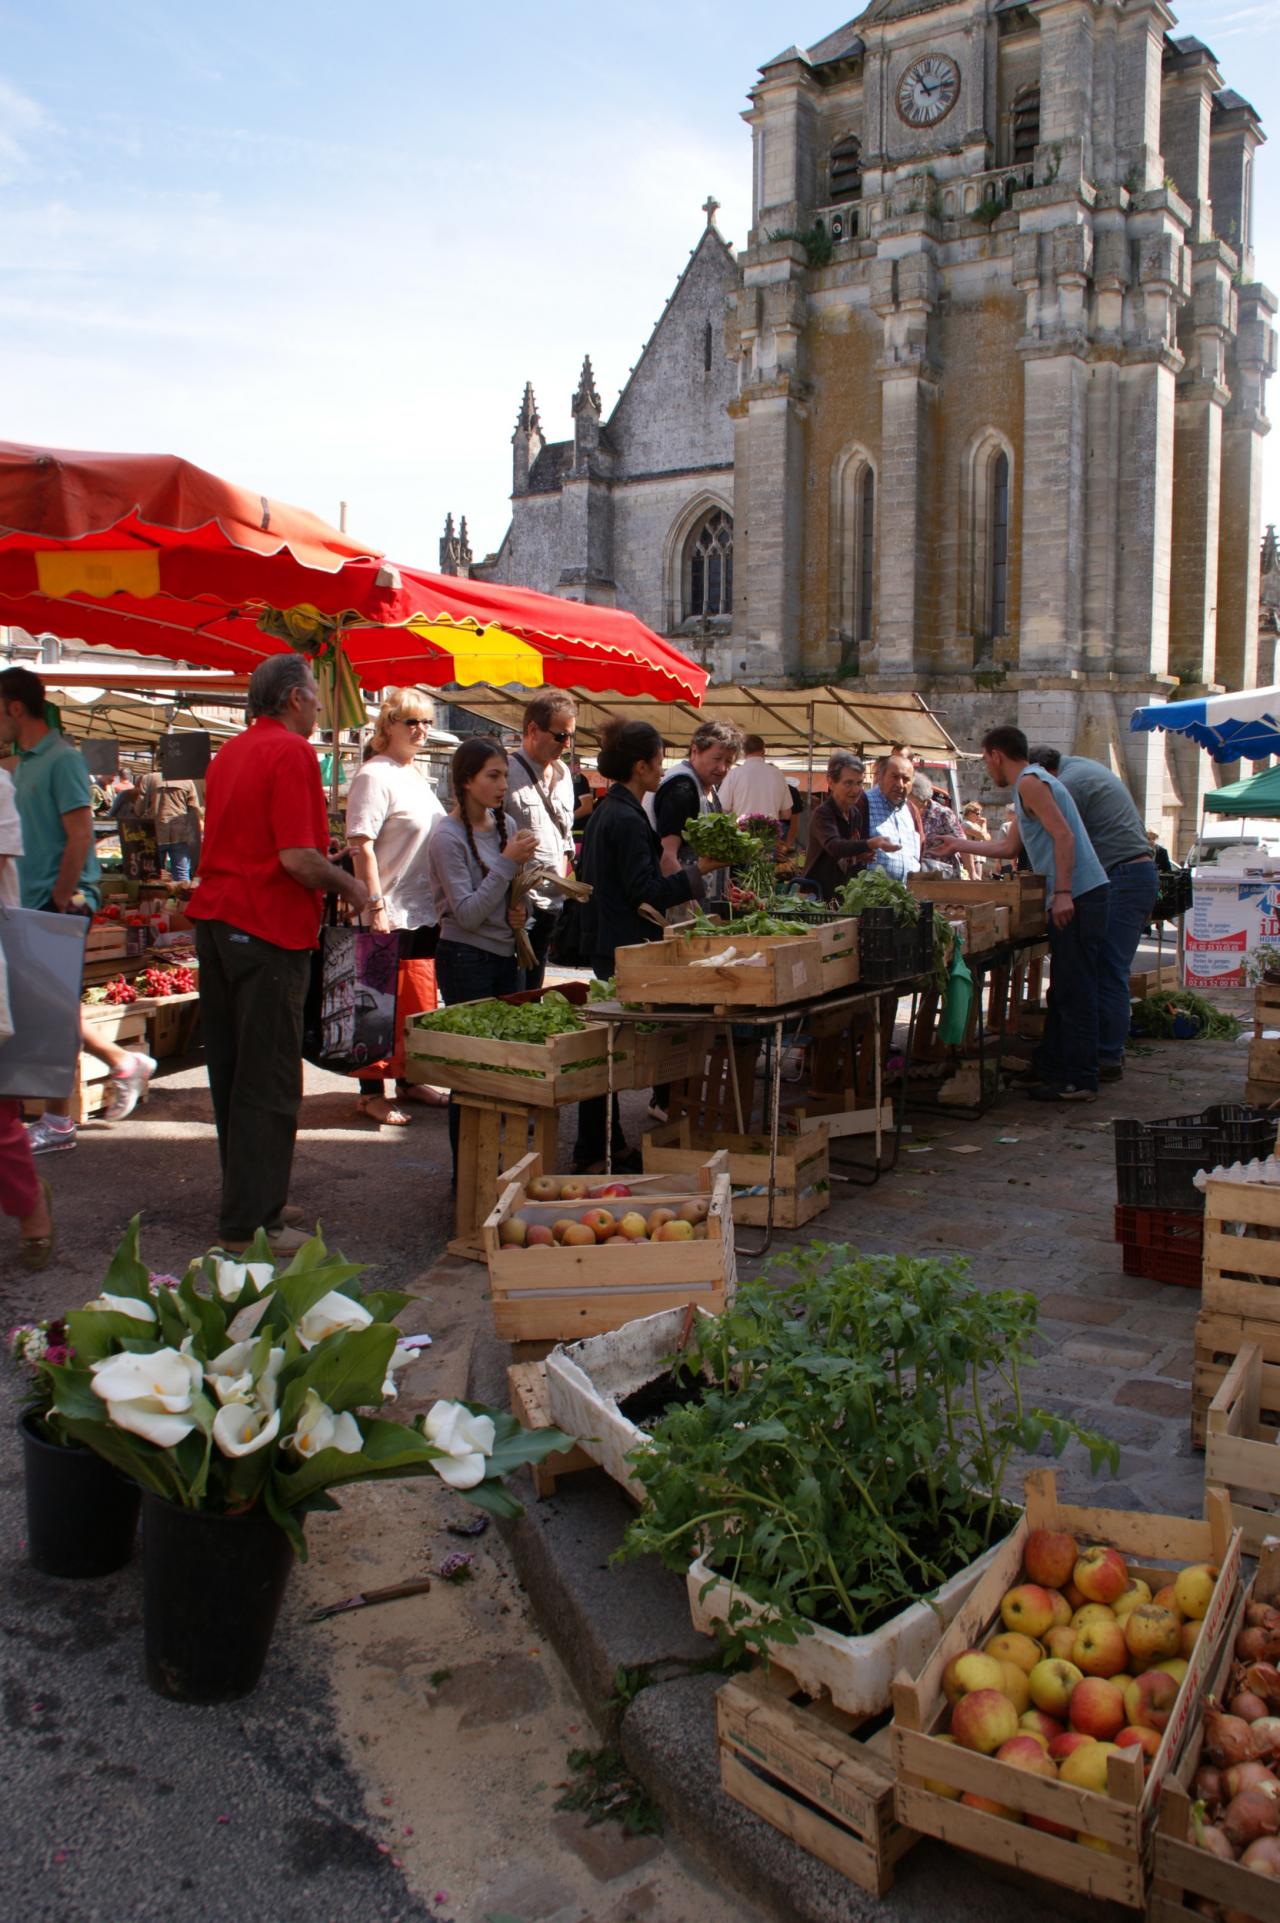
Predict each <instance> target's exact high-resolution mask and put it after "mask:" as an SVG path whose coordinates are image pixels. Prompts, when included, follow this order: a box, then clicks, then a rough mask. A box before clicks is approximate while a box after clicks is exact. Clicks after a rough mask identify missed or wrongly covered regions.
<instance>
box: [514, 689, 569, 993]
mask: <svg viewBox="0 0 1280 1923" xmlns="http://www.w3.org/2000/svg"><path fill="white" fill-rule="evenodd" d="M577 722H578V707H577V703H576V702H575V701H574V699H573V696H572V695H570V694H565V693H564V692H563V691H562V690H560V689H558V688H554V689H548V690H547V691H546V693H544V694H539V695H535V696H534V698H533V700H532V701H531V702H530V703H529V705H528V707H527V708H526V709H525V711H524V732H523V734H522V736H521V739H520V746H519V747H518V748H516V749H514V750H513V752H512V754H511V756H510V759H509V761H508V763H507V799H506V804H505V805H506V810H507V813H508V814H509V815H511V816H512V817H513V819H514V820H515V821H516V823H517V824H518V825H519V826H520V827H521V828H531V829H532V830H533V832H534V834H535V835H536V836H537V837H538V849H537V853H536V854H535V856H534V860H535V862H538V863H540V864H541V865H542V866H543V867H544V868H546V869H548V870H549V871H550V872H551V873H552V874H554V875H563V874H565V873H567V871H568V868H569V865H570V863H571V862H572V859H573V812H574V793H573V777H572V775H571V774H570V773H569V768H568V762H569V758H570V755H571V754H572V752H573V737H574V731H575V729H576V727H577ZM525 905H526V907H527V909H528V911H529V914H528V920H527V921H526V923H525V934H526V935H527V936H528V939H529V945H530V947H531V948H532V949H533V952H534V954H535V955H536V956H537V958H538V960H537V967H536V968H526V969H524V970H523V971H522V973H521V979H520V986H521V987H522V988H541V987H542V983H543V978H544V977H545V975H546V972H547V950H548V948H549V947H550V946H551V937H552V935H553V934H554V932H555V926H556V918H557V916H558V915H559V914H560V911H561V909H562V908H563V906H564V896H563V895H562V894H561V893H560V891H559V890H558V889H557V888H556V887H555V886H554V885H553V884H552V883H551V882H550V881H547V882H543V883H540V884H539V885H538V886H536V887H534V888H533V889H531V890H530V892H529V894H528V896H527V897H526V904H525Z"/></svg>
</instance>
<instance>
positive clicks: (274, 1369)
mask: <svg viewBox="0 0 1280 1923" xmlns="http://www.w3.org/2000/svg"><path fill="white" fill-rule="evenodd" d="M283 1367H284V1350H283V1349H272V1350H270V1351H269V1352H268V1355H267V1366H266V1368H265V1369H264V1370H263V1371H262V1374H261V1375H260V1376H259V1377H258V1380H257V1381H256V1383H255V1384H254V1389H255V1391H256V1393H257V1397H258V1400H259V1402H260V1403H261V1404H262V1406H263V1408H264V1409H274V1408H275V1406H276V1398H277V1397H278V1395H279V1393H280V1380H279V1378H280V1371H281V1369H283Z"/></svg>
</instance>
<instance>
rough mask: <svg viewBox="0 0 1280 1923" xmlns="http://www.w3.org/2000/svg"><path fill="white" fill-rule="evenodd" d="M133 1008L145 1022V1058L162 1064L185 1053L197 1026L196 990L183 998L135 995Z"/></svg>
mask: <svg viewBox="0 0 1280 1923" xmlns="http://www.w3.org/2000/svg"><path fill="white" fill-rule="evenodd" d="M134 1006H135V1007H137V1008H140V1009H141V1010H142V1011H143V1015H144V1017H145V1020H146V1024H147V1053H148V1054H149V1055H153V1056H154V1057H155V1059H156V1060H157V1061H158V1062H163V1061H167V1060H168V1059H169V1057H170V1056H173V1055H185V1054H186V1053H187V1051H188V1049H190V1048H191V1046H192V1045H193V1043H194V1041H195V1038H196V1032H197V1030H198V1028H199V1026H200V996H199V994H198V993H197V991H196V990H194V989H193V990H192V991H191V992H190V994H186V995H143V996H139V998H138V1000H137V1002H136V1003H135V1004H134Z"/></svg>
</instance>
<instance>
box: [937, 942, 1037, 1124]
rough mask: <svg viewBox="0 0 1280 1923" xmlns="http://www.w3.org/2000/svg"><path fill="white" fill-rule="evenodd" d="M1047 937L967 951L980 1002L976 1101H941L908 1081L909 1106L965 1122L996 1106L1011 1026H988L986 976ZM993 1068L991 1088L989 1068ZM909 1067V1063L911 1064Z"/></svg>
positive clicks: (1016, 960)
mask: <svg viewBox="0 0 1280 1923" xmlns="http://www.w3.org/2000/svg"><path fill="white" fill-rule="evenodd" d="M1046 940H1047V937H1046V936H1044V935H1014V936H1012V937H1011V938H1010V939H1009V940H1008V941H1004V942H998V943H997V944H996V946H995V947H994V948H983V949H979V950H978V951H977V952H976V953H975V954H972V955H970V954H966V955H965V958H964V959H965V963H966V965H967V967H968V969H969V972H970V974H971V975H972V976H973V992H974V996H975V998H976V1002H977V1025H976V1031H975V1035H974V1040H975V1041H976V1043H977V1049H978V1053H977V1062H978V1091H979V1094H978V1100H977V1101H976V1102H942V1101H939V1100H938V1099H937V1097H936V1095H935V1096H933V1097H932V1098H931V1097H930V1096H929V1095H928V1094H927V1093H926V1092H925V1091H924V1090H923V1089H922V1088H920V1087H919V1086H917V1087H915V1088H912V1087H911V1086H910V1082H908V1090H907V1097H906V1102H907V1107H908V1108H912V1109H924V1110H927V1111H931V1112H933V1111H936V1112H937V1113H938V1114H945V1115H955V1116H957V1117H959V1118H960V1119H961V1120H963V1121H970V1122H976V1121H980V1120H981V1119H982V1117H983V1116H984V1115H985V1114H986V1113H987V1111H988V1110H989V1109H990V1108H991V1107H992V1106H993V1105H994V1103H995V1102H996V1100H997V1099H998V1097H999V1095H1000V1092H1001V1091H1000V1071H1001V1068H1002V1066H1003V1064H1004V1045H1005V1041H1006V1039H1007V1037H1008V1033H1009V1031H1008V1028H1007V1027H1004V1026H1002V1027H1000V1028H998V1029H997V1030H996V1031H995V1033H994V1035H992V1034H991V1032H990V1031H989V1030H988V1028H987V1022H986V990H987V978H988V976H989V975H990V973H991V971H992V969H993V968H998V967H1000V966H1001V965H1002V964H1007V965H1008V966H1009V967H1010V968H1011V969H1012V968H1016V967H1017V963H1018V957H1019V955H1020V954H1022V953H1023V951H1024V950H1026V949H1029V948H1038V947H1042V946H1043V945H1044V943H1045V941H1046ZM989 1040H990V1041H993V1042H994V1050H993V1051H989V1050H988V1041H989ZM989 1066H990V1067H991V1068H992V1069H993V1073H992V1076H991V1078H990V1084H989V1087H988V1078H987V1069H988V1067H989ZM908 1069H909V1065H908Z"/></svg>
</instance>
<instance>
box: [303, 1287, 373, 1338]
mask: <svg viewBox="0 0 1280 1923" xmlns="http://www.w3.org/2000/svg"><path fill="white" fill-rule="evenodd" d="M372 1321H373V1317H372V1316H371V1315H370V1313H369V1311H368V1309H366V1308H365V1307H364V1306H363V1304H361V1303H359V1302H353V1301H352V1299H351V1297H350V1296H349V1295H342V1294H340V1293H339V1291H338V1290H337V1289H330V1291H329V1293H328V1295H322V1296H321V1297H320V1300H319V1301H318V1302H315V1303H313V1304H312V1306H311V1307H310V1308H309V1309H308V1310H307V1312H306V1314H305V1315H304V1316H303V1317H302V1318H301V1319H300V1320H299V1323H298V1340H299V1341H300V1342H301V1344H302V1346H303V1348H304V1349H312V1348H314V1347H315V1345H316V1343H317V1342H323V1341H324V1339H325V1337H326V1336H327V1335H334V1334H336V1332H337V1331H338V1330H339V1329H367V1328H368V1326H369V1324H370V1323H371V1322H372Z"/></svg>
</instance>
